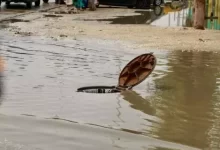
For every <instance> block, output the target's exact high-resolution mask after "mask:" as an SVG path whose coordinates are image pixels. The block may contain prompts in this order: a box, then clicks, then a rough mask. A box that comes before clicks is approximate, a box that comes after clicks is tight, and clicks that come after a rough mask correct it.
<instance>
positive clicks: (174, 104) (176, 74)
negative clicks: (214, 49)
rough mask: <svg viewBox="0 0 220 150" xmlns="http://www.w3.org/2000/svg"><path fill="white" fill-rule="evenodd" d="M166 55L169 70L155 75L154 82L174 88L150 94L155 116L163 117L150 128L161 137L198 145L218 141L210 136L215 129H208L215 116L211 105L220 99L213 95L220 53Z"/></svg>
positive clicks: (203, 145) (208, 144) (202, 145)
mask: <svg viewBox="0 0 220 150" xmlns="http://www.w3.org/2000/svg"><path fill="white" fill-rule="evenodd" d="M168 59H169V63H168V65H169V66H170V67H171V68H170V72H168V73H167V75H166V76H164V77H163V78H161V79H156V80H155V84H156V85H157V86H161V85H170V86H173V87H175V88H174V89H170V90H165V91H159V92H157V93H156V95H155V96H153V97H151V98H150V99H153V108H154V109H156V116H157V117H159V118H161V119H162V120H163V122H162V123H161V124H160V126H159V128H158V129H157V130H154V131H153V132H154V134H156V135H157V136H158V137H159V138H160V139H163V140H168V141H174V142H178V143H184V144H187V145H191V146H195V147H199V148H207V147H210V146H211V143H212V142H217V141H215V139H213V138H212V136H213V135H212V134H216V133H217V132H215V133H213V132H212V133H209V135H208V134H207V133H208V132H209V131H210V130H211V128H213V127H212V126H213V123H214V119H215V118H216V117H215V115H216V112H215V111H214V107H213V106H215V105H216V104H217V103H219V100H220V99H219V98H218V97H216V96H214V95H213V94H214V93H215V92H216V88H217V83H216V79H217V78H218V77H219V69H220V68H219V66H218V64H219V63H220V55H216V54H214V53H208V52H201V53H194V52H173V55H171V56H170V57H169V58H168ZM174 60H175V61H174ZM218 129H219V128H218ZM212 146H213V145H212ZM212 148H214V147H212ZM215 148H217V147H216V146H215ZM218 148H219V147H218Z"/></svg>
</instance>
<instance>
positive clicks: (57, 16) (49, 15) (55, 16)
mask: <svg viewBox="0 0 220 150" xmlns="http://www.w3.org/2000/svg"><path fill="white" fill-rule="evenodd" d="M44 17H52V18H59V17H63V16H61V15H52V14H48V15H44Z"/></svg>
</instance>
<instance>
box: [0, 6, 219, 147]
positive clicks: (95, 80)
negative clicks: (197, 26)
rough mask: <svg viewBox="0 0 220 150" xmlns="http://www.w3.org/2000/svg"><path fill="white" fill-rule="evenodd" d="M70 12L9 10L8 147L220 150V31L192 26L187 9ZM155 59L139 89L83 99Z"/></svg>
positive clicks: (0, 140)
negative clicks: (135, 64)
mask: <svg viewBox="0 0 220 150" xmlns="http://www.w3.org/2000/svg"><path fill="white" fill-rule="evenodd" d="M189 5H190V4H189ZM217 6H219V5H217ZM217 6H216V7H217ZM50 8H53V9H50ZM67 8H68V7H66V6H62V7H56V8H55V4H54V2H50V3H49V4H43V3H42V4H41V6H40V8H34V7H33V8H32V10H27V9H25V5H23V4H14V5H11V8H10V9H7V8H5V6H4V5H3V4H2V6H1V9H0V13H1V15H0V29H1V30H0V55H1V56H3V58H4V59H5V71H4V74H3V81H4V82H3V83H4V89H3V93H4V94H3V97H1V99H0V120H1V123H0V133H1V134H0V150H1V149H2V150H61V149H62V150H71V149H76V150H87V149H89V150H99V149H100V150H103V149H106V150H121V149H126V150H165V149H169V150H174V149H181V150H194V149H204V150H208V149H211V150H215V149H220V144H219V143H220V117H219V116H220V107H219V106H220V97H219V94H220V93H219V89H220V67H219V63H220V52H219V50H220V49H219V45H220V44H219V40H218V39H219V38H220V34H219V32H218V31H214V30H212V31H210V30H205V31H198V30H193V29H192V28H187V27H188V26H190V21H188V22H187V19H189V18H190V15H191V10H190V9H189V7H188V5H186V4H184V5H183V4H182V3H175V5H174V3H173V4H170V5H163V6H157V7H153V8H149V9H126V8H122V7H106V6H101V7H100V8H98V9H97V11H82V12H80V13H77V14H69V13H68V9H67ZM209 9H211V8H209ZM41 10H42V11H41ZM110 10H111V12H110ZM66 12H67V13H66ZM216 14H218V12H217V13H216ZM206 23H207V28H210V29H212V28H213V29H214V25H213V27H212V28H211V23H213V24H215V29H216V30H217V29H218V22H217V20H215V21H213V22H211V23H210V20H208V19H207V22H206ZM209 26H210V27H209ZM168 27H169V28H168ZM149 52H153V53H154V55H155V57H156V58H157V65H156V67H155V69H154V71H153V72H152V74H151V75H150V76H149V77H148V78H147V79H146V80H145V81H144V82H142V83H141V84H139V85H137V86H135V87H134V88H133V90H131V91H124V92H121V93H105V94H104V93H102V94H98V93H81V92H76V91H77V89H78V88H80V87H85V86H117V85H118V80H119V79H118V78H119V74H120V73H121V71H122V69H123V68H124V67H125V65H126V64H127V63H128V62H129V61H130V60H132V59H133V58H135V57H136V56H138V55H140V54H144V53H149ZM0 82H1V81H0ZM0 84H1V83H0ZM0 86H1V85H0Z"/></svg>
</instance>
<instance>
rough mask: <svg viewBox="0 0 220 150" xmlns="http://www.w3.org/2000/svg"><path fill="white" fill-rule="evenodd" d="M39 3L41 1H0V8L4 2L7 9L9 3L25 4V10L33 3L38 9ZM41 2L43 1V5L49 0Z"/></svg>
mask: <svg viewBox="0 0 220 150" xmlns="http://www.w3.org/2000/svg"><path fill="white" fill-rule="evenodd" d="M40 1H41V0H0V6H1V3H2V2H5V4H6V7H9V6H10V3H11V2H14V3H25V4H26V6H27V8H29V9H30V8H32V3H33V2H34V3H35V6H36V7H39V6H40ZM43 1H44V3H48V1H49V0H43Z"/></svg>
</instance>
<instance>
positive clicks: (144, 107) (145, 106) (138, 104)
mask: <svg viewBox="0 0 220 150" xmlns="http://www.w3.org/2000/svg"><path fill="white" fill-rule="evenodd" d="M121 94H122V95H123V99H124V100H126V101H128V102H129V103H130V107H131V108H133V109H136V110H140V111H142V112H143V113H145V114H148V115H155V113H156V111H155V109H154V108H153V107H152V106H151V104H150V102H149V101H148V100H146V99H144V98H143V97H142V96H141V95H140V94H138V93H137V92H135V91H125V92H122V93H121Z"/></svg>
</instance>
